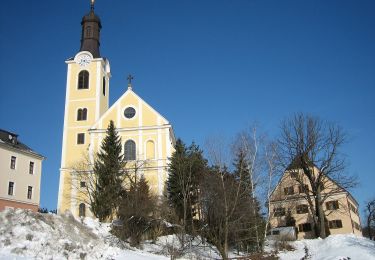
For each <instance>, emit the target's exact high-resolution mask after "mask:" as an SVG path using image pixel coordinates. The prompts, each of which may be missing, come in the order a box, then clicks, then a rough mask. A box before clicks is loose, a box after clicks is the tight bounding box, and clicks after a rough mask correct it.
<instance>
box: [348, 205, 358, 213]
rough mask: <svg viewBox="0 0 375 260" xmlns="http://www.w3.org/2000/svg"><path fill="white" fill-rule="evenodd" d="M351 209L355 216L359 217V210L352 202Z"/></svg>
mask: <svg viewBox="0 0 375 260" xmlns="http://www.w3.org/2000/svg"><path fill="white" fill-rule="evenodd" d="M349 209H350V210H351V211H353V212H354V213H355V214H357V215H358V210H357V208H356V207H355V206H354V205H353V204H351V203H350V202H349Z"/></svg>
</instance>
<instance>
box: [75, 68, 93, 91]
mask: <svg viewBox="0 0 375 260" xmlns="http://www.w3.org/2000/svg"><path fill="white" fill-rule="evenodd" d="M84 70H85V71H87V72H88V73H89V85H88V88H78V81H79V73H81V71H84ZM90 82H91V73H90V70H88V69H86V68H84V69H80V71H78V73H77V77H76V87H75V89H76V90H77V91H82V90H90Z"/></svg>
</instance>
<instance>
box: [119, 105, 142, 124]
mask: <svg viewBox="0 0 375 260" xmlns="http://www.w3.org/2000/svg"><path fill="white" fill-rule="evenodd" d="M128 107H131V108H134V110H135V115H134V116H133V117H132V118H127V117H126V116H125V109H127V108H128ZM121 115H122V118H123V119H125V120H127V121H129V120H134V119H137V118H138V109H137V107H136V106H135V105H133V104H129V105H126V106H123V107H122V109H121Z"/></svg>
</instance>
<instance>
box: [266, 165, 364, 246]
mask: <svg viewBox="0 0 375 260" xmlns="http://www.w3.org/2000/svg"><path fill="white" fill-rule="evenodd" d="M314 169H315V172H317V171H318V170H317V169H316V167H315V168H314ZM327 194H329V195H327ZM307 196H309V197H310V198H311V200H312V202H314V199H313V197H312V193H311V186H310V184H309V181H308V179H307V177H306V176H304V175H303V173H302V170H301V169H299V168H298V167H292V166H290V167H289V168H288V169H287V170H286V171H285V172H284V174H283V176H282V177H281V180H280V181H279V183H278V185H277V186H276V188H275V189H274V191H273V193H272V194H271V198H270V209H269V210H270V214H271V218H270V226H271V228H276V227H283V226H286V225H287V224H288V223H287V219H288V218H290V217H292V218H293V219H294V220H295V227H296V228H297V230H298V237H297V238H298V239H303V238H314V231H313V230H314V224H313V219H312V212H311V209H310V208H309V206H308V205H309V203H308V200H307ZM322 197H323V198H324V203H323V210H324V213H325V216H326V221H327V223H326V224H327V225H326V230H327V229H329V234H347V233H353V234H356V235H358V236H362V231H361V222H360V217H359V213H358V209H359V207H358V203H357V201H356V200H355V199H354V197H353V196H352V195H351V194H350V193H349V192H348V191H347V190H346V189H344V188H342V187H340V186H339V185H338V184H337V183H336V182H334V181H333V180H332V179H330V178H328V177H326V178H323V190H322Z"/></svg>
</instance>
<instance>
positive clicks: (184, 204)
mask: <svg viewBox="0 0 375 260" xmlns="http://www.w3.org/2000/svg"><path fill="white" fill-rule="evenodd" d="M206 168H207V162H206V160H205V159H204V157H203V154H202V151H201V150H200V149H199V147H198V146H197V145H195V144H194V143H193V144H191V145H190V146H189V147H186V145H185V144H184V143H183V142H182V140H181V139H178V140H177V142H176V146H175V152H174V153H173V154H172V157H171V162H170V164H169V175H168V180H167V191H168V200H169V203H170V205H171V206H172V207H173V208H174V209H175V212H176V215H177V216H178V217H179V219H180V220H181V221H182V224H183V226H184V228H185V231H188V230H191V228H192V222H193V218H194V216H196V214H198V213H199V210H197V207H198V206H199V203H198V200H199V198H198V197H199V184H200V181H201V178H202V175H203V172H204V171H205V170H206Z"/></svg>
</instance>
